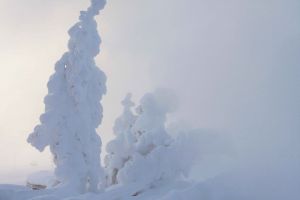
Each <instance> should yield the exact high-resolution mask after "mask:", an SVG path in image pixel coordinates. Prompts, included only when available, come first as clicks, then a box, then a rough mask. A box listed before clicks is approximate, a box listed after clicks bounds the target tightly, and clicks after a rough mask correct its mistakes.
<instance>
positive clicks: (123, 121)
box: [105, 94, 136, 186]
mask: <svg viewBox="0 0 300 200" xmlns="http://www.w3.org/2000/svg"><path fill="white" fill-rule="evenodd" d="M122 105H123V107H124V110H123V113H122V115H121V116H120V117H119V118H117V119H116V121H115V125H114V128H113V130H114V134H115V136H116V137H115V139H113V140H112V141H110V142H109V143H108V144H107V146H106V151H107V153H108V155H107V156H106V157H105V170H106V185H107V186H109V185H113V184H116V183H118V181H117V174H118V171H119V170H120V169H121V168H122V167H123V166H124V164H125V163H126V162H127V161H128V160H129V159H131V154H132V152H133V147H134V143H135V140H134V137H133V135H132V132H131V130H132V129H131V128H132V126H133V124H134V122H135V120H136V116H135V115H134V114H133V113H132V111H131V108H132V107H133V106H134V103H133V102H132V101H131V94H127V95H126V97H125V99H124V100H123V101H122Z"/></svg>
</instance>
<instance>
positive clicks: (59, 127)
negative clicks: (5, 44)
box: [28, 0, 106, 192]
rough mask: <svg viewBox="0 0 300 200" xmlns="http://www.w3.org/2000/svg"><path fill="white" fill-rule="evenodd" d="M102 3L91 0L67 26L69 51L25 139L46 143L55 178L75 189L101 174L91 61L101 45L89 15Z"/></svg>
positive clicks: (100, 89) (101, 88) (100, 88)
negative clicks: (50, 155) (86, 7)
mask: <svg viewBox="0 0 300 200" xmlns="http://www.w3.org/2000/svg"><path fill="white" fill-rule="evenodd" d="M104 5H105V0H92V1H91V6H90V7H89V8H88V9H87V11H81V13H80V17H79V22H77V23H76V24H75V25H74V26H73V27H71V28H70V30H69V32H68V33H69V36H70V39H69V43H68V49H69V50H68V52H66V53H65V54H63V56H62V57H61V59H60V60H59V61H58V62H57V63H56V65H55V73H54V74H53V75H52V76H51V77H50V80H49V82H48V95H47V96H46V97H45V99H44V103H45V113H44V114H42V115H41V117H40V122H41V123H40V125H38V126H36V127H35V129H34V132H33V133H31V134H30V135H29V137H28V142H29V143H31V144H32V145H33V146H34V147H36V148H37V149H38V150H39V151H43V150H44V149H45V147H47V146H49V147H50V151H51V153H52V154H53V159H54V163H55V165H56V169H55V174H56V176H57V179H58V181H59V182H60V183H61V185H64V186H66V187H71V188H73V189H75V190H76V191H79V192H85V191H87V190H90V191H95V190H96V189H97V185H98V183H99V180H100V177H101V176H102V173H103V172H102V171H103V170H102V167H101V166H100V149H101V139H100V137H99V136H98V135H97V133H96V128H97V127H98V126H99V125H100V123H101V120H102V106H101V104H100V101H101V98H102V95H103V94H105V93H106V86H105V82H106V76H105V74H104V73H103V72H102V71H101V70H100V69H99V68H98V67H97V66H96V64H95V61H94V58H95V56H96V55H97V54H98V53H99V51H100V49H99V45H100V43H101V39H100V37H99V35H98V32H97V24H96V21H95V19H94V17H95V15H97V14H98V13H99V10H101V9H102V8H103V7H104ZM87 185H89V187H88V188H87Z"/></svg>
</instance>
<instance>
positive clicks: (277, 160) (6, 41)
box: [0, 0, 300, 199]
mask: <svg viewBox="0 0 300 200" xmlns="http://www.w3.org/2000/svg"><path fill="white" fill-rule="evenodd" d="M88 3H89V2H88V1H85V0H76V1H74V0H61V1H54V0H51V1H50V0H43V1H40V0H27V1H16V0H0V7H1V8H2V9H1V10H2V11H3V12H1V13H0V22H1V24H2V29H1V37H0V42H1V47H0V53H1V54H0V64H1V65H0V66H1V67H0V69H1V74H0V82H1V83H0V97H1V105H0V148H1V151H0V160H1V165H0V169H1V173H0V174H5V175H1V177H3V178H0V181H1V182H3V183H4V182H14V181H15V180H12V177H15V176H13V175H16V174H18V173H21V174H22V177H25V174H26V173H27V172H28V170H29V171H30V170H36V169H38V168H46V167H48V165H49V163H50V156H49V155H48V154H42V155H41V154H40V153H38V152H36V151H35V150H34V149H33V148H32V147H31V146H29V145H27V144H26V141H25V140H26V137H27V135H28V134H29V133H30V132H31V130H32V128H33V127H34V125H35V124H37V122H38V117H39V114H40V113H42V111H43V103H42V100H43V96H44V95H45V94H46V83H47V80H48V77H49V75H50V74H51V73H52V72H53V66H54V63H55V61H56V60H57V59H58V58H59V57H60V55H61V54H62V53H63V52H64V51H65V48H66V44H67V38H68V36H67V34H66V33H67V30H68V28H69V27H70V26H71V25H72V24H73V22H74V20H75V19H77V15H78V11H79V10H82V9H84V8H85V7H87V5H88ZM299 10H300V1H298V0H251V1H250V0H228V1H222V0H199V1H195V0H186V1H179V0H153V1H140V0H127V1H123V0H109V1H108V4H107V6H106V8H105V10H104V11H103V13H102V15H101V17H99V18H98V22H99V24H100V27H99V28H100V33H101V37H102V40H103V43H102V46H101V49H102V54H101V55H100V56H99V58H98V60H97V62H98V63H99V66H101V67H102V69H103V71H104V72H105V73H106V74H107V77H108V83H107V87H108V94H107V96H106V97H105V98H104V105H103V106H104V121H103V125H102V126H101V127H100V129H99V131H100V133H101V136H102V137H103V139H104V141H107V140H109V139H110V138H111V137H112V130H111V129H112V124H113V120H114V119H115V118H116V116H117V115H118V114H119V113H120V112H121V106H120V104H119V102H120V101H121V100H122V99H123V97H124V95H125V94H126V93H127V91H130V92H132V93H133V94H134V95H135V96H134V99H135V100H137V99H138V98H139V97H140V96H141V95H142V94H143V93H145V92H148V91H149V90H152V89H153V88H156V87H170V88H172V89H173V90H174V91H176V92H177V93H178V96H179V98H180V102H181V107H180V109H179V111H178V113H177V115H176V116H173V117H172V121H177V120H184V121H185V124H188V126H193V127H196V128H207V129H213V130H215V131H217V132H219V133H222V134H224V135H226V136H228V137H229V136H230V138H231V139H232V142H233V144H234V146H235V155H234V156H235V157H236V158H237V159H236V160H237V161H236V163H235V166H239V167H238V168H239V173H237V174H239V176H242V175H245V177H247V178H245V179H247V180H248V179H249V176H248V175H247V173H249V174H251V176H252V177H254V178H253V179H254V180H253V181H252V182H255V181H258V180H261V179H258V177H260V176H261V175H262V174H266V173H265V171H268V173H267V175H265V176H270V177H273V178H269V179H267V178H266V180H269V181H265V180H264V181H265V182H266V184H265V185H272V187H271V186H270V187H266V186H265V187H266V189H265V190H264V191H260V192H261V193H262V195H263V193H266V192H265V191H268V190H272V189H273V190H275V191H277V193H278V196H280V195H279V194H281V195H282V194H285V193H286V192H287V189H286V188H289V189H290V190H291V191H289V194H294V193H295V190H294V188H297V187H296V186H297V185H299V182H300V181H299V180H300V144H299V143H300V136H299V133H300V92H299V91H300V78H299V77H300V59H299V55H300V54H299V53H300V28H299V22H300V13H299ZM8 155H9V156H8ZM224 162H225V163H224ZM224 162H222V163H219V162H216V164H218V165H221V167H220V166H218V168H222V166H223V165H224V166H227V163H226V161H224ZM212 163H213V162H212ZM36 165H37V166H36ZM203 165H205V164H203ZM210 167H212V168H215V166H210ZM199 169H200V168H199ZM23 170H24V171H23ZM246 172H247V173H246ZM199 173H200V174H201V172H199ZM240 174H242V175H240ZM234 176H235V175H232V177H234ZM255 177H257V178H255ZM16 180H17V181H20V180H21V179H20V178H19V179H16ZM275 180H276V181H275ZM264 181H261V182H264ZM250 182H251V181H250ZM274 182H275V183H274ZM271 183H272V184H271ZM247 184H249V183H248V182H247ZM252 184H253V183H252ZM249 188H250V187H249ZM279 188H281V189H280V191H279ZM262 190H263V189H262ZM275 194H276V193H275ZM295 195H296V194H295ZM295 195H294V196H293V195H291V196H290V198H289V199H293V198H295V197H296V196H295ZM268 197H269V196H268ZM273 199H274V198H273ZM287 199H288V198H287Z"/></svg>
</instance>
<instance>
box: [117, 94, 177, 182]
mask: <svg viewBox="0 0 300 200" xmlns="http://www.w3.org/2000/svg"><path fill="white" fill-rule="evenodd" d="M175 99H176V98H175V97H174V95H172V94H171V93H170V92H169V91H168V90H164V89H159V90H156V91H155V92H154V93H148V94H145V95H144V96H143V97H142V99H141V101H140V106H138V108H137V113H138V117H137V119H136V121H135V123H134V125H133V127H132V130H131V132H132V134H133V136H134V138H135V140H136V142H135V143H134V152H133V153H132V156H131V159H130V160H128V161H127V162H126V164H125V166H124V167H123V168H122V169H120V170H119V173H118V175H117V178H118V181H119V182H120V183H122V184H128V183H135V182H138V183H141V184H146V185H147V184H151V183H152V182H154V181H157V180H161V179H164V176H165V175H166V174H167V173H169V172H170V170H171V169H172V168H170V164H171V165H172V164H174V163H172V162H169V160H168V159H172V156H173V157H174V156H176V155H175V154H174V155H171V154H172V151H171V147H170V145H171V144H172V143H173V139H172V138H171V136H170V135H169V134H168V133H167V132H166V128H165V122H166V117H167V114H168V113H170V112H172V111H173V110H174V107H175V106H174V105H176V100H175ZM173 174H174V173H173ZM173 174H172V175H173Z"/></svg>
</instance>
